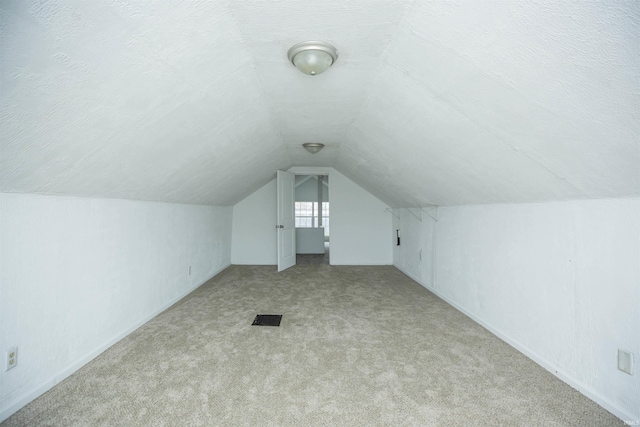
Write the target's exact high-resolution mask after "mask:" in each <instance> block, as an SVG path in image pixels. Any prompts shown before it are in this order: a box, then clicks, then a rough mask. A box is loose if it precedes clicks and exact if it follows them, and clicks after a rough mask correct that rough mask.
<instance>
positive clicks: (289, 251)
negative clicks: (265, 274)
mask: <svg viewBox="0 0 640 427" xmlns="http://www.w3.org/2000/svg"><path fill="white" fill-rule="evenodd" d="M276 182H277V184H278V185H277V187H278V224H276V228H277V229H278V271H282V270H286V269H287V268H289V267H291V266H293V265H296V227H295V218H294V200H295V192H296V176H295V174H292V173H289V172H283V171H278V179H277V180H276Z"/></svg>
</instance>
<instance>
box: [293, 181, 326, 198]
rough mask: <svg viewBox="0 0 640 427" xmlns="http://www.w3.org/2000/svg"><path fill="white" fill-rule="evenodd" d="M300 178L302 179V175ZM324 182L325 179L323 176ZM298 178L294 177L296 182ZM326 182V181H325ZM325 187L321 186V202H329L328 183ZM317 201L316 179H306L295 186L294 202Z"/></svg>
mask: <svg viewBox="0 0 640 427" xmlns="http://www.w3.org/2000/svg"><path fill="white" fill-rule="evenodd" d="M299 177H300V178H302V177H304V175H300V176H299ZM324 179H325V180H326V179H327V177H326V176H325V177H324ZM297 180H298V177H296V182H297ZM325 182H326V181H325ZM326 184H327V185H325V184H323V185H322V201H323V202H328V201H329V187H328V184H329V183H328V182H326ZM317 201H318V179H317V178H316V177H311V178H309V179H307V180H306V181H305V182H303V183H302V184H300V185H296V202H317Z"/></svg>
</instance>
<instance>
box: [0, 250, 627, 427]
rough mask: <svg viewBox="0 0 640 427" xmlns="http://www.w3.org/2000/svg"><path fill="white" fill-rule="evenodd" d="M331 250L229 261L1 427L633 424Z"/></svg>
mask: <svg viewBox="0 0 640 427" xmlns="http://www.w3.org/2000/svg"><path fill="white" fill-rule="evenodd" d="M322 259H323V257H322V256H315V257H314V256H307V257H301V258H300V262H299V264H298V265H297V266H296V267H294V268H291V269H289V270H287V271H285V272H283V273H276V271H275V268H274V267H263V266H232V267H230V268H228V269H227V270H225V271H224V272H222V273H221V274H220V275H218V276H217V277H215V278H213V279H212V280H210V281H209V282H207V283H206V284H205V285H203V286H202V287H200V288H199V289H197V290H196V291H194V292H193V293H192V294H190V295H189V296H188V297H186V298H185V299H183V300H182V301H180V302H179V303H178V304H176V305H175V306H173V307H172V308H170V309H169V310H167V311H165V312H164V313H162V314H161V315H159V316H158V317H156V318H155V319H153V320H152V321H151V322H149V323H147V324H146V325H145V326H143V327H142V328H140V329H139V330H137V331H136V332H134V333H133V334H131V335H130V336H128V337H127V338H125V339H124V340H122V341H121V342H119V343H118V344H116V345H114V346H113V347H111V348H110V349H109V350H107V351H106V352H104V353H103V354H102V355H101V356H99V357H98V358H97V359H95V360H94V361H92V362H91V363H89V364H88V365H87V366H85V367H84V368H83V369H81V370H80V371H78V372H77V373H76V374H74V375H73V376H71V377H70V378H68V379H67V380H65V381H64V382H62V383H61V384H59V385H58V386H56V387H55V388H53V389H52V390H50V391H49V392H47V393H46V394H44V395H43V396H41V397H40V398H38V399H37V400H35V401H34V402H32V403H31V404H29V405H27V406H26V407H25V408H23V409H22V410H20V411H19V412H17V413H16V414H15V415H14V416H12V417H11V418H9V419H8V420H6V422H5V423H3V427H4V426H5V425H6V426H7V427H8V426H44V425H47V426H200V425H202V426H476V425H477V426H484V425H504V426H516V425H522V426H545V427H549V426H599V427H602V426H614V425H624V424H623V422H622V421H620V420H619V419H617V418H616V417H614V416H613V415H611V414H610V413H608V412H607V411H606V410H604V409H602V408H601V407H599V406H598V405H596V404H595V403H593V402H592V401H590V400H589V399H587V398H586V397H584V396H582V395H581V394H580V393H578V392H577V391H575V390H573V389H572V388H571V387H569V386H568V385H566V384H564V383H562V382H561V381H560V380H558V379H556V378H555V377H553V376H552V375H551V374H549V373H547V372H546V371H545V370H544V369H542V368H540V367H539V366H537V365H536V364H535V363H533V362H532V361H530V360H529V359H527V358H526V357H525V356H523V355H522V354H520V353H519V352H518V351H516V350H514V349H513V348H511V347H510V346H508V345H507V344H505V343H503V342H502V341H500V340H499V339H498V338H496V337H494V336H493V335H491V334H490V333H489V332H487V331H486V330H485V329H483V328H482V327H480V326H479V325H477V324H476V323H474V322H473V321H471V320H470V319H468V318H467V317H465V316H464V315H463V314H461V313H460V312H458V311H456V310H455V309H453V308H452V307H450V306H449V305H447V304H446V303H444V302H443V301H442V300H440V299H438V298H437V297H435V296H434V295H433V294H431V293H430V292H428V291H427V290H425V289H424V288H423V287H421V286H420V285H418V284H417V283H415V282H414V281H412V280H411V279H409V278H408V277H407V276H405V275H403V274H402V273H401V272H400V271H398V270H397V269H395V268H394V267H346V266H345V267H332V266H329V265H326V264H324V263H322ZM256 314H282V315H283V318H282V324H281V326H280V327H277V328H276V327H267V326H251V322H252V321H253V318H254V317H255V315H256Z"/></svg>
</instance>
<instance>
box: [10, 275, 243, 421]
mask: <svg viewBox="0 0 640 427" xmlns="http://www.w3.org/2000/svg"><path fill="white" fill-rule="evenodd" d="M230 265H231V263H229V264H227V265H225V266H224V267H222V268H220V269H219V270H217V271H216V272H215V273H214V274H213V275H211V277H209V278H208V279H206V280H204V281H202V282H201V283H199V284H197V285H195V286H193V287H191V288H189V289H187V290H186V291H184V292H183V293H181V294H180V295H178V296H177V297H175V298H173V299H172V300H171V301H169V302H168V303H166V304H164V305H163V306H162V307H160V308H159V309H157V310H155V311H153V312H152V313H151V314H149V315H147V316H145V317H144V318H143V319H141V320H140V321H138V322H136V323H135V324H133V325H132V326H130V327H129V328H127V329H125V330H124V331H123V332H121V333H119V334H118V335H116V336H114V337H113V338H111V339H110V340H108V341H107V342H105V343H104V344H102V345H101V346H100V347H98V348H97V349H96V350H94V351H92V352H91V353H89V354H88V355H86V356H84V357H83V358H82V359H80V360H78V361H77V362H76V363H74V364H72V365H71V366H69V367H68V368H66V369H64V370H63V371H61V372H58V374H56V375H54V376H53V377H52V378H49V379H48V380H47V381H45V382H44V383H42V384H41V385H40V386H38V387H36V388H34V389H33V390H31V391H28V392H26V393H24V394H23V395H21V396H20V397H19V398H18V399H17V400H16V401H15V402H13V403H12V404H10V405H9V406H7V407H5V408H2V409H1V410H0V423H1V422H3V421H4V420H6V419H7V418H9V417H10V416H11V415H13V414H15V413H16V412H18V411H19V410H20V409H21V408H22V407H24V406H25V405H27V404H28V403H30V402H31V401H33V400H35V399H36V398H38V397H39V396H41V395H42V394H44V393H46V392H47V391H49V390H50V389H51V388H53V387H54V386H56V385H57V384H59V383H60V382H62V381H63V380H65V379H66V378H68V377H69V376H71V375H72V374H73V373H75V372H76V371H78V370H79V369H80V368H82V367H83V366H84V365H86V364H87V363H89V362H91V361H92V360H93V359H95V358H96V357H98V356H99V355H100V354H101V353H102V352H104V351H105V350H107V349H108V348H109V347H111V346H112V345H114V344H116V343H117V342H118V341H120V340H122V339H123V338H125V337H126V336H127V335H129V334H131V333H132V332H134V331H135V330H136V329H138V328H140V327H141V326H143V325H144V324H145V323H147V322H149V321H150V320H151V319H153V318H154V317H156V316H157V315H158V314H160V313H162V312H163V311H165V310H166V309H168V308H169V307H171V306H172V305H174V304H175V303H177V302H178V301H180V300H181V299H182V298H184V297H186V296H187V295H189V294H190V293H191V292H193V291H194V290H196V289H197V288H199V287H200V286H202V285H204V284H205V283H206V282H208V281H209V280H211V279H212V278H213V277H215V276H217V275H218V274H219V273H221V272H222V271H223V270H224V269H226V268H227V267H229V266H230Z"/></svg>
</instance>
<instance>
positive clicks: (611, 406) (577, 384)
mask: <svg viewBox="0 0 640 427" xmlns="http://www.w3.org/2000/svg"><path fill="white" fill-rule="evenodd" d="M394 267H396V268H397V269H398V270H400V271H401V272H402V273H404V274H406V275H407V276H409V277H410V278H411V279H413V280H414V281H415V282H417V283H418V284H420V285H421V286H423V287H424V288H425V289H427V290H428V291H430V292H432V293H434V294H435V295H436V296H438V297H439V298H440V299H442V300H443V301H445V302H446V303H447V304H449V305H451V306H452V307H453V308H455V309H456V310H458V311H460V312H461V313H463V314H464V315H466V316H467V317H469V318H471V319H472V320H473V321H474V322H476V323H478V324H479V325H480V326H482V327H483V328H485V329H486V330H488V331H489V332H491V333H492V334H493V335H495V336H497V337H498V338H500V339H501V340H502V341H504V342H506V343H507V344H509V345H510V346H511V347H513V348H515V349H516V350H518V351H519V352H520V353H522V354H524V355H525V356H527V357H528V358H529V359H531V360H533V361H534V362H536V363H537V364H538V365H540V366H542V367H543V368H544V369H546V370H547V371H549V372H550V373H551V374H553V375H554V376H556V377H557V378H559V379H560V380H561V381H563V382H564V383H566V384H568V385H569V386H571V387H573V388H574V389H576V390H578V391H579V392H580V393H582V394H583V395H585V396H586V397H588V398H589V399H591V400H593V401H594V402H596V403H597V404H598V405H600V406H602V407H603V408H604V409H606V410H607V411H609V412H611V413H612V414H613V415H615V416H616V417H618V418H620V419H621V420H623V421H625V422H626V423H627V424H633V425H638V423H640V414H635V415H634V414H632V413H630V412H628V411H627V410H625V409H624V408H621V407H619V406H618V405H616V404H615V403H613V402H611V401H610V400H609V399H607V398H606V397H603V396H601V395H600V394H598V393H597V392H596V391H595V390H593V389H592V388H590V387H589V386H587V385H585V384H584V383H582V382H581V381H579V380H576V379H575V378H573V377H571V376H570V375H569V374H567V373H566V372H565V371H564V370H563V369H562V368H560V367H558V366H557V365H555V364H554V363H552V362H549V361H548V360H546V359H545V358H543V357H541V356H540V355H538V354H537V353H536V352H534V351H532V350H531V349H529V348H527V347H525V346H524V345H522V344H520V343H519V342H518V341H517V340H515V339H513V338H511V337H510V336H508V335H506V334H504V333H503V332H501V331H499V330H498V329H496V328H494V327H493V326H492V325H490V324H488V323H487V322H485V321H484V320H482V319H481V318H479V317H477V316H476V315H474V314H473V313H471V312H469V311H468V310H467V309H466V308H464V307H462V306H461V305H459V304H458V303H457V302H455V301H453V300H451V299H450V298H448V297H446V296H444V295H442V294H441V293H440V292H438V291H437V290H436V289H435V288H433V287H430V286H427V285H426V284H425V283H423V282H422V280H421V279H419V278H418V277H416V276H414V275H413V274H411V273H409V272H408V271H406V270H405V269H404V268H402V267H400V266H398V265H394Z"/></svg>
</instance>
